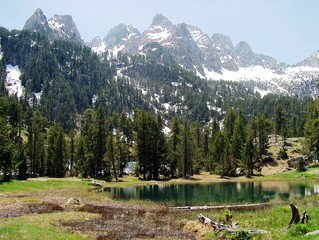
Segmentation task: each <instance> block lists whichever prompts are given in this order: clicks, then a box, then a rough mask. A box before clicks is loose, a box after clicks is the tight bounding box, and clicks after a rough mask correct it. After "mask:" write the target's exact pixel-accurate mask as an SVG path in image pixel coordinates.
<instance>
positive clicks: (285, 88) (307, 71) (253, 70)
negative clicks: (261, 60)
mask: <svg viewBox="0 0 319 240" xmlns="http://www.w3.org/2000/svg"><path fill="white" fill-rule="evenodd" d="M205 74H206V76H207V78H208V79H211V80H228V81H237V82H238V81H240V82H243V83H244V84H246V85H247V86H249V87H250V88H253V89H254V90H255V91H257V92H259V93H260V94H261V95H262V96H264V95H266V94H268V93H279V94H285V95H292V96H293V95H299V96H307V95H311V96H312V97H316V96H318V89H317V81H318V79H319V67H318V68H314V67H307V66H295V67H287V68H286V69H285V70H284V72H283V73H281V74H279V73H277V72H276V71H275V70H271V69H269V68H264V67H262V66H254V67H242V68H239V69H238V71H230V70H227V69H223V70H222V72H221V73H216V72H213V71H209V70H208V69H206V68H205Z"/></svg>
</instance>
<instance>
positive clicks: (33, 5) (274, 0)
mask: <svg viewBox="0 0 319 240" xmlns="http://www.w3.org/2000/svg"><path fill="white" fill-rule="evenodd" d="M37 8H41V9H42V10H43V12H44V14H45V15H46V17H47V18H48V19H49V18H51V17H52V16H53V15H54V14H62V15H72V17H73V20H74V22H75V23H76V25H77V27H78V29H79V31H80V33H81V36H82V38H83V39H84V41H86V42H88V41H90V40H91V39H93V38H94V37H96V36H100V37H102V38H103V37H104V36H105V35H106V34H107V33H108V31H109V30H110V29H111V28H112V27H114V26H116V25H118V24H120V23H125V24H131V25H133V26H134V27H135V28H137V29H138V30H139V31H140V32H143V31H144V30H145V29H146V28H147V27H149V25H150V24H151V22H152V19H153V17H154V15H155V14H156V13H162V14H163V15H165V16H166V17H167V18H168V19H169V20H171V21H172V22H173V23H175V24H176V23H181V22H185V23H188V24H191V25H194V26H197V27H199V28H200V29H201V30H202V31H203V32H204V33H206V34H208V35H209V36H211V35H212V34H214V33H222V34H225V35H228V36H229V37H230V38H231V39H232V41H233V43H234V45H235V44H237V43H238V42H239V41H241V40H244V41H247V42H248V43H249V44H250V46H251V47H252V49H253V50H254V51H255V52H257V53H263V54H265V55H269V56H272V57H274V58H276V59H278V60H280V61H283V62H286V63H289V64H295V63H297V62H299V61H301V60H303V59H304V58H306V57H308V56H310V55H311V54H312V53H313V52H315V51H317V50H318V49H319V14H318V9H319V1H318V0H112V1H110V0H50V1H49V0H10V1H9V0H3V1H2V2H1V15H0V25H1V26H3V27H6V28H8V29H10V30H11V29H22V28H23V26H24V23H25V22H26V20H27V19H28V18H29V17H30V16H31V15H32V14H33V12H34V11H35V10H36V9H37Z"/></svg>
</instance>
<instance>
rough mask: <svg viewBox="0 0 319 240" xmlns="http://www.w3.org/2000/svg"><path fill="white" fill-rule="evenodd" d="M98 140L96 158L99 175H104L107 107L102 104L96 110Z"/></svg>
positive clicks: (96, 141)
mask: <svg viewBox="0 0 319 240" xmlns="http://www.w3.org/2000/svg"><path fill="white" fill-rule="evenodd" d="M95 122H96V128H97V129H96V132H95V134H96V136H95V137H96V140H95V158H96V164H97V176H98V177H102V170H103V157H104V154H105V151H106V150H105V147H106V115H105V109H104V108H103V106H102V105H101V104H100V105H99V107H98V109H97V111H96V119H95Z"/></svg>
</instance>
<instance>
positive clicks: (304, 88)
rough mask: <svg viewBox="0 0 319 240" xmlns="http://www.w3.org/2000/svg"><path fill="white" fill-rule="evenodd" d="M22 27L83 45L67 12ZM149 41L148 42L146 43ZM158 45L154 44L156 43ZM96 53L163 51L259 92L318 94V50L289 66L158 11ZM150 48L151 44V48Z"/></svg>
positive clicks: (205, 74) (38, 15)
mask: <svg viewBox="0 0 319 240" xmlns="http://www.w3.org/2000/svg"><path fill="white" fill-rule="evenodd" d="M24 29H27V30H31V31H38V32H41V33H43V34H44V35H46V36H47V38H48V39H49V40H54V39H64V40H69V41H72V42H76V43H79V44H82V45H83V44H85V43H84V41H83V40H82V39H81V36H80V33H79V31H78V30H77V28H76V25H75V23H74V22H73V19H72V17H71V16H68V15H67V16H63V15H55V16H53V17H52V18H51V19H49V20H47V18H46V17H45V15H44V14H43V12H42V10H41V9H37V10H36V11H35V13H34V14H33V15H32V16H31V17H30V18H29V19H28V20H27V22H26V24H25V26H24ZM151 43H152V45H150V44H151ZM154 43H156V44H154ZM86 45H87V46H89V47H90V48H91V49H92V50H93V51H94V52H96V53H98V54H105V53H108V54H109V55H110V56H111V57H113V58H114V57H117V55H118V53H119V52H121V53H125V54H129V55H143V54H144V55H145V53H146V52H147V51H154V52H155V51H159V48H160V51H161V55H162V57H163V55H166V56H170V57H171V58H172V59H173V60H174V61H175V62H176V63H178V64H179V65H180V66H181V67H183V68H184V69H187V70H190V71H192V72H194V73H195V74H196V75H197V76H199V77H201V78H206V79H210V80H220V79H222V80H229V81H240V82H242V83H243V84H244V85H246V86H247V87H249V88H252V89H254V90H255V91H257V92H259V93H260V94H261V95H262V96H263V95H265V94H268V93H281V94H288V95H299V96H304V95H311V96H313V97H315V96H317V95H318V92H317V89H316V81H317V79H318V78H319V51H317V52H315V53H314V54H312V55H311V56H310V57H309V58H307V59H304V60H302V61H300V62H299V63H297V64H296V65H293V66H290V65H288V64H286V63H283V62H280V61H278V60H276V59H274V58H272V57H270V56H265V55H263V54H259V53H255V52H254V51H253V50H252V49H251V47H250V45H249V44H248V43H247V42H244V41H241V42H239V43H238V44H236V45H234V44H233V42H232V40H231V39H230V37H228V36H226V35H223V34H220V33H215V34H214V35H212V36H211V37H210V36H208V35H207V34H205V33H203V32H202V31H201V29H200V28H198V27H195V26H192V25H188V24H185V23H179V24H173V23H172V22H171V21H170V20H169V19H167V18H166V17H165V16H163V15H162V14H157V15H155V17H154V18H153V20H152V23H151V25H150V27H149V28H147V29H146V30H145V31H144V32H143V33H140V32H139V30H138V29H136V28H134V27H133V26H131V25H124V24H119V25H117V26H115V27H114V28H112V29H111V30H110V31H109V32H108V34H107V35H106V36H105V37H104V38H103V39H102V38H100V37H96V38H94V39H93V40H92V41H90V42H89V43H86ZM149 46H152V48H151V49H150V48H149Z"/></svg>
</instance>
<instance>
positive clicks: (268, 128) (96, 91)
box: [0, 28, 319, 181]
mask: <svg viewBox="0 0 319 240" xmlns="http://www.w3.org/2000/svg"><path fill="white" fill-rule="evenodd" d="M0 41H1V44H0V47H1V48H0V52H1V53H2V55H1V58H0V180H2V181H10V180H11V179H14V178H16V179H26V178H28V177H38V176H50V177H65V176H80V177H84V178H86V177H94V178H100V179H105V180H111V179H117V178H118V177H121V176H122V175H123V174H125V168H126V166H127V163H128V162H136V163H137V164H136V168H135V169H134V170H135V174H136V175H137V176H139V177H140V178H141V179H143V180H150V179H155V180H157V179H160V178H176V177H183V178H190V177H191V176H192V175H193V174H195V173H199V172H200V171H208V172H211V173H216V174H219V175H220V176H236V174H237V173H236V169H237V168H242V169H244V173H245V174H246V175H247V176H250V175H252V174H253V170H254V169H258V168H260V163H261V162H262V161H263V159H264V158H265V156H267V155H268V148H269V143H268V141H269V138H268V136H269V135H270V134H274V135H276V136H281V139H283V141H282V143H280V144H281V145H282V151H281V153H282V157H284V156H285V151H286V148H285V147H286V146H285V144H286V142H285V139H286V138H288V137H304V138H305V141H304V146H305V152H306V153H307V154H312V155H313V156H314V157H315V158H317V159H318V158H319V144H318V142H319V120H318V119H319V103H318V101H317V100H313V99H312V98H310V97H309V98H305V97H304V98H301V97H298V96H286V95H272V94H269V95H266V96H264V97H261V96H260V95H259V94H258V93H256V92H253V91H251V90H249V89H247V88H246V87H245V86H243V85H241V84H240V83H234V82H228V81H221V80H220V81H207V80H203V79H200V78H199V77H197V76H196V75H195V74H194V73H191V72H189V71H187V70H185V69H183V68H182V67H180V66H179V65H178V64H176V63H175V62H174V61H173V60H172V58H170V57H169V55H168V54H167V53H165V51H164V50H163V49H161V48H160V47H158V48H157V51H156V52H154V51H149V53H148V54H146V55H136V56H135V55H134V56H130V55H127V54H125V53H121V52H119V53H118V55H117V56H112V55H110V54H108V53H105V54H104V55H97V54H96V53H94V52H92V51H91V49H90V48H88V47H86V46H82V45H78V44H76V43H72V42H68V41H62V40H57V41H52V42H50V41H48V40H47V39H46V38H45V37H44V36H42V35H41V34H40V33H36V32H29V31H17V30H13V31H9V30H7V29H5V28H0ZM147 47H149V48H150V49H151V48H152V46H147ZM7 65H12V66H16V65H17V66H19V68H20V70H21V76H20V80H21V82H22V85H23V87H24V92H23V95H22V96H21V97H18V96H17V95H10V94H9V93H8V92H7V91H6V87H5V81H6V75H7V71H6V66H7ZM120 70H121V71H120Z"/></svg>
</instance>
